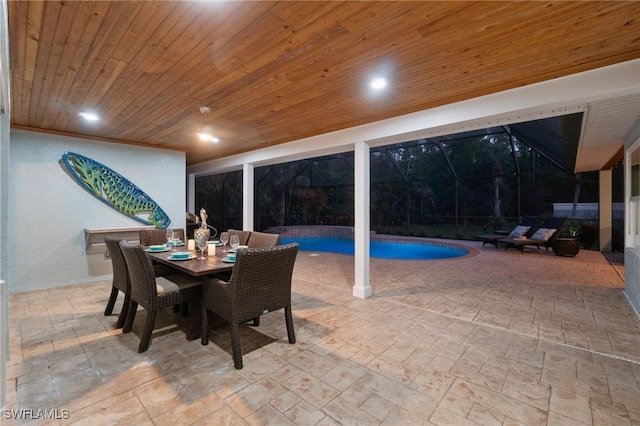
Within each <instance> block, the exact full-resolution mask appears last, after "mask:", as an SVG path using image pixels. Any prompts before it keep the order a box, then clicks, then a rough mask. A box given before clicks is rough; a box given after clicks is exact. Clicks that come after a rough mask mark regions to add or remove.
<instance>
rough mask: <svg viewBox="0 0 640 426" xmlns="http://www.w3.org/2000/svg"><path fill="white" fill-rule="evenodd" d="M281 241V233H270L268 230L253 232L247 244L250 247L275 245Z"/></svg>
mask: <svg viewBox="0 0 640 426" xmlns="http://www.w3.org/2000/svg"><path fill="white" fill-rule="evenodd" d="M279 243H280V234H269V233H266V232H251V235H249V241H247V245H248V246H249V248H256V247H273V246H277V245H278V244H279Z"/></svg>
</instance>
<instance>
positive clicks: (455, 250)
mask: <svg viewBox="0 0 640 426" xmlns="http://www.w3.org/2000/svg"><path fill="white" fill-rule="evenodd" d="M292 242H296V243H298V244H300V250H303V251H318V252H330V253H342V254H354V252H355V247H354V242H353V240H352V239H348V238H330V237H283V238H281V239H280V244H287V243H292ZM467 254H469V250H466V249H464V248H462V247H453V246H446V245H439V244H432V243H423V242H408V241H387V240H384V241H382V240H371V245H370V256H371V257H376V258H380V259H404V260H417V259H422V260H424V259H450V258H454V257H461V256H466V255H467Z"/></svg>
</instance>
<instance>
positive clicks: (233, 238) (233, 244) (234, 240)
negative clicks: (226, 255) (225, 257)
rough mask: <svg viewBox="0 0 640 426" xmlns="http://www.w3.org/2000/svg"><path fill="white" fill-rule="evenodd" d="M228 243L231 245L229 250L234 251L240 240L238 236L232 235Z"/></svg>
mask: <svg viewBox="0 0 640 426" xmlns="http://www.w3.org/2000/svg"><path fill="white" fill-rule="evenodd" d="M229 241H230V243H231V248H232V249H233V250H234V251H236V249H237V248H238V246H239V245H240V239H239V238H238V236H237V235H232V236H231V238H229Z"/></svg>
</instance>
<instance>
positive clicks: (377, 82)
mask: <svg viewBox="0 0 640 426" xmlns="http://www.w3.org/2000/svg"><path fill="white" fill-rule="evenodd" d="M386 86H387V79H386V78H382V77H378V78H374V79H373V80H371V88H372V89H376V90H380V89H384V88H385V87H386Z"/></svg>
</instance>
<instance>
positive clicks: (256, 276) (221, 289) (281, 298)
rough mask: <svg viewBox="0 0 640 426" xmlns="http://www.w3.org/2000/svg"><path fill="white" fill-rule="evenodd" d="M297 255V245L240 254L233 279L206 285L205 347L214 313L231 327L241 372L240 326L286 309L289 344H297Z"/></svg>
mask: <svg viewBox="0 0 640 426" xmlns="http://www.w3.org/2000/svg"><path fill="white" fill-rule="evenodd" d="M297 254H298V244H297V243H291V244H285V245H281V246H275V247H265V248H254V249H240V250H238V252H237V253H236V261H235V263H234V265H233V272H232V274H231V279H230V280H229V281H228V282H224V281H222V280H219V279H216V278H212V279H210V280H209V281H208V282H207V281H205V283H204V285H203V295H202V331H201V343H202V344H203V345H207V344H209V314H208V312H209V311H211V312H213V313H215V314H216V315H218V316H219V317H221V318H222V319H224V320H225V321H227V322H228V323H229V324H230V327H231V346H232V348H233V364H234V366H235V367H236V368H237V369H241V368H242V348H241V346H240V324H241V323H243V322H246V321H249V320H252V319H254V318H256V317H259V316H260V315H265V314H267V313H269V312H271V311H275V310H278V309H283V308H284V315H285V321H286V326H287V336H288V338H289V343H292V344H293V343H295V342H296V335H295V332H294V329H293V317H292V315H291V276H292V274H293V266H294V263H295V261H296V256H297Z"/></svg>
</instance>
